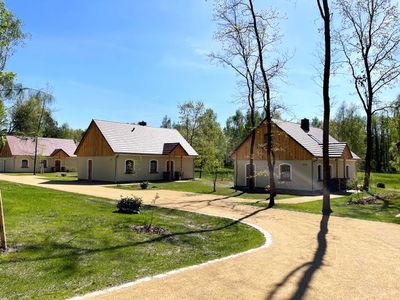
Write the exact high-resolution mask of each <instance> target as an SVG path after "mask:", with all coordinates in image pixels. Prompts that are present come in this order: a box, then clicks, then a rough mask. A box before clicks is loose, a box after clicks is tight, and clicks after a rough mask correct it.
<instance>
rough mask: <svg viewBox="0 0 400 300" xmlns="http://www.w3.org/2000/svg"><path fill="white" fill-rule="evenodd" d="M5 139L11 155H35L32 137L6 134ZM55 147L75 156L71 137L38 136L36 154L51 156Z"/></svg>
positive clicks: (74, 147) (74, 145)
mask: <svg viewBox="0 0 400 300" xmlns="http://www.w3.org/2000/svg"><path fill="white" fill-rule="evenodd" d="M6 140H7V144H8V146H9V147H10V151H11V154H12V155H35V139H34V138H32V137H18V136H11V135H7V136H6ZM56 149H62V150H64V152H65V153H67V154H68V155H69V156H75V155H74V152H75V150H76V144H75V142H74V141H73V140H71V139H54V138H42V137H40V138H38V150H37V154H38V155H42V156H51V154H52V153H53V152H54V150H56Z"/></svg>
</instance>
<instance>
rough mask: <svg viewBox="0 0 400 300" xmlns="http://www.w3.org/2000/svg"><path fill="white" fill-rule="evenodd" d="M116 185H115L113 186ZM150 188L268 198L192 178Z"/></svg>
mask: <svg viewBox="0 0 400 300" xmlns="http://www.w3.org/2000/svg"><path fill="white" fill-rule="evenodd" d="M112 187H115V186H112ZM117 187H118V188H122V189H128V190H138V189H140V186H139V184H138V183H134V184H129V185H117ZM149 189H164V190H173V191H180V192H192V193H201V194H213V195H221V196H229V197H239V198H244V199H266V197H267V196H268V194H267V193H245V192H241V191H237V192H235V189H234V188H232V187H228V186H217V187H216V192H213V186H212V183H211V182H208V181H206V180H190V181H173V182H154V183H149ZM293 197H298V196H296V195H286V194H282V195H278V197H277V199H287V198H293Z"/></svg>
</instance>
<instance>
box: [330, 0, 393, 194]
mask: <svg viewBox="0 0 400 300" xmlns="http://www.w3.org/2000/svg"><path fill="white" fill-rule="evenodd" d="M336 3H337V9H338V11H339V12H340V14H341V17H342V24H341V28H340V29H339V30H338V31H337V33H336V40H337V42H338V44H339V46H340V48H341V51H342V52H343V54H344V58H345V62H346V64H347V65H348V67H349V69H350V73H351V75H352V79H353V82H354V88H355V90H356V93H357V95H358V97H359V98H360V100H361V103H362V106H363V108H364V110H365V113H366V117H367V149H366V155H365V174H364V189H365V190H367V191H368V189H369V184H370V173H371V159H372V144H373V140H372V117H373V115H374V114H375V113H376V112H377V111H380V110H382V109H384V108H385V107H386V106H385V105H384V104H383V103H382V102H381V101H380V99H379V93H380V92H381V91H382V90H383V89H384V88H385V87H389V86H391V85H393V84H394V83H395V81H396V80H397V79H398V77H399V76H400V63H399V59H398V54H399V52H400V22H399V13H398V7H397V4H396V3H395V2H394V1H391V0H336Z"/></svg>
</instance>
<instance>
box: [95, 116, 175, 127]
mask: <svg viewBox="0 0 400 300" xmlns="http://www.w3.org/2000/svg"><path fill="white" fill-rule="evenodd" d="M93 121H94V122H96V121H100V122H107V123H114V124H122V125H131V126H138V127H139V126H140V127H144V128H146V127H147V128H154V129H168V130H177V129H176V128H164V127H155V126H149V125H144V126H143V125H139V124H134V123H128V122H120V121H109V120H101V119H93Z"/></svg>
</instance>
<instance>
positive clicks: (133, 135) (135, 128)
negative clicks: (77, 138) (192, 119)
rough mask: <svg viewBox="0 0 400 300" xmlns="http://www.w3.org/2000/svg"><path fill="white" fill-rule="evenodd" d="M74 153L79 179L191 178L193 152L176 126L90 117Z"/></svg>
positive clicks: (119, 180)
mask: <svg viewBox="0 0 400 300" xmlns="http://www.w3.org/2000/svg"><path fill="white" fill-rule="evenodd" d="M75 154H76V155H77V157H78V178H79V179H83V180H96V181H109V182H134V181H144V180H163V179H164V180H176V179H190V178H193V177H194V159H195V157H196V156H197V153H196V151H195V150H194V149H193V148H192V146H190V145H189V143H188V142H187V141H186V140H185V139H184V138H183V136H182V135H181V134H180V133H179V132H178V131H177V130H175V129H167V128H157V127H150V126H146V125H135V124H130V123H119V122H110V121H102V120H92V121H91V123H90V125H89V127H88V129H87V130H86V132H85V135H84V136H83V138H82V140H81V142H80V144H79V145H78V147H77V149H76V151H75Z"/></svg>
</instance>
